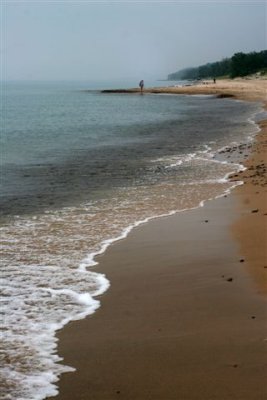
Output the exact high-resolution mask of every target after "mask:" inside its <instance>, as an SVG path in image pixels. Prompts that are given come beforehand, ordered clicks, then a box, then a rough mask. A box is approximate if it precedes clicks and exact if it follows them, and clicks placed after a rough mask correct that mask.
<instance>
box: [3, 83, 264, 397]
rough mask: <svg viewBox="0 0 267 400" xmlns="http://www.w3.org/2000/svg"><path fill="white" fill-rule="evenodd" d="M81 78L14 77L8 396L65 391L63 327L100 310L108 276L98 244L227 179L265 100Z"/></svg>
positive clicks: (7, 259) (6, 296) (7, 211)
mask: <svg viewBox="0 0 267 400" xmlns="http://www.w3.org/2000/svg"><path fill="white" fill-rule="evenodd" d="M91 86H93V85H91ZM96 86H97V87H98V88H100V89H101V87H99V84H98V85H96ZM110 86H111V84H110ZM114 86H115V84H114V85H113V87H114ZM116 86H117V85H116ZM129 86H130V84H129ZM131 86H132V85H131ZM103 87H108V86H105V85H104V84H103ZM89 88H92V89H96V87H89ZM81 89H88V85H87V84H81V83H79V84H78V83H49V84H48V83H47V84H44V83H43V84H38V83H35V84H33V83H32V84H26V83H24V84H16V83H10V84H7V86H6V88H5V93H6V95H5V107H4V108H5V109H4V113H5V114H4V128H5V129H4V135H3V138H2V139H3V140H2V144H1V146H2V154H3V157H2V179H1V197H0V206H1V219H2V225H1V238H2V253H3V257H2V260H1V261H2V267H1V268H3V274H2V276H3V280H2V293H3V298H2V300H1V301H2V308H3V311H4V313H5V314H4V319H3V326H2V328H3V335H2V337H3V341H2V342H3V349H2V352H3V367H4V368H3V369H2V380H3V382H4V392H3V394H2V396H4V397H1V395H0V398H1V399H12V400H13V399H18V398H20V399H28V400H29V399H42V398H45V396H47V395H53V394H55V393H56V386H55V381H56V380H57V379H58V376H59V375H60V373H62V372H64V371H67V370H69V367H65V366H63V365H59V364H58V361H59V358H58V356H57V355H56V341H55V331H56V330H57V329H59V328H61V327H63V326H64V325H65V324H66V323H67V322H68V321H69V320H74V319H79V318H83V317H85V316H86V315H88V314H90V313H93V312H95V310H96V309H97V308H98V307H99V306H100V302H99V300H98V299H97V296H98V295H99V294H101V293H103V292H104V291H105V290H106V289H107V288H108V287H109V284H110V283H109V282H108V280H107V278H106V277H104V276H103V275H101V274H98V273H96V272H93V271H91V270H88V269H87V267H90V266H93V265H94V264H95V263H94V255H95V254H97V253H101V252H103V251H104V250H105V249H106V247H107V246H108V245H109V244H110V243H111V242H112V241H114V240H115V239H118V238H122V237H125V236H126V235H127V233H128V232H129V230H130V229H131V228H132V227H133V226H135V225H137V224H138V223H139V222H140V221H146V220H148V219H150V218H153V217H156V216H159V215H166V214H169V213H172V212H175V211H179V210H183V209H188V208H191V207H197V206H198V205H199V203H200V202H201V201H203V200H205V199H208V198H213V197H216V196H217V195H219V194H221V193H223V192H224V191H227V190H228V189H229V188H230V187H231V186H232V184H231V183H229V182H227V180H226V179H224V177H225V176H226V175H227V174H229V173H230V172H231V171H235V170H238V168H240V165H239V164H238V160H235V163H231V162H230V161H229V160H228V162H226V160H223V159H219V158H218V157H217V156H216V151H217V150H218V149H220V148H222V147H224V146H226V145H231V143H234V142H235V143H243V142H246V141H247V140H248V139H249V137H250V136H251V134H253V132H254V131H255V125H253V123H252V122H251V121H250V120H249V118H251V117H252V115H253V114H255V113H256V112H257V111H258V109H259V106H258V105H256V104H249V103H244V102H238V101H233V100H228V99H217V98H214V97H212V96H202V97H199V96H166V95H142V96H141V95H120V94H116V95H110V94H105V95H104V94H101V93H99V92H96V91H93V92H84V91H82V90H81ZM111 284H112V282H111ZM8 393H9V394H8Z"/></svg>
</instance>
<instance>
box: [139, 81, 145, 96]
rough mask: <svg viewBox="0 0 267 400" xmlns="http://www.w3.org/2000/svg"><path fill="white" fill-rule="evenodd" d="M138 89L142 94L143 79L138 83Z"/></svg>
mask: <svg viewBox="0 0 267 400" xmlns="http://www.w3.org/2000/svg"><path fill="white" fill-rule="evenodd" d="M139 87H140V89H141V93H142V92H143V88H144V81H143V79H142V80H141V81H140V82H139Z"/></svg>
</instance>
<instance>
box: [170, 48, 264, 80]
mask: <svg viewBox="0 0 267 400" xmlns="http://www.w3.org/2000/svg"><path fill="white" fill-rule="evenodd" d="M266 70H267V50H263V51H260V52H252V53H248V54H245V53H236V54H234V55H233V57H231V58H225V59H223V60H222V61H217V62H214V63H208V64H205V65H201V66H200V67H196V68H186V69H182V70H180V71H177V72H174V73H173V74H170V75H168V79H169V80H180V79H202V78H217V77H220V76H225V75H226V76H229V77H230V78H235V77H237V76H246V75H250V74H254V73H255V72H258V71H265V72H266Z"/></svg>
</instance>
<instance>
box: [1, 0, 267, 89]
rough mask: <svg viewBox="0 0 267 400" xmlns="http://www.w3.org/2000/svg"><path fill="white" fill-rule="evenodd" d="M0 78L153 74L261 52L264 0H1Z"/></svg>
mask: <svg viewBox="0 0 267 400" xmlns="http://www.w3.org/2000/svg"><path fill="white" fill-rule="evenodd" d="M1 18H2V21H1V22H2V24H1V25H2V28H1V33H2V35H1V36H2V38H1V45H2V46H1V55H2V62H3V65H2V67H3V71H2V79H12V80H13V79H15V80H17V79H23V80H25V79H26V80H28V79H33V80H54V79H55V80H57V79H63V80H68V79H69V80H90V81H92V80H101V79H104V80H112V79H119V78H124V79H125V78H129V79H139V78H140V77H142V78H144V79H147V78H149V79H157V78H166V76H167V75H168V74H169V73H171V72H175V71H177V70H179V69H181V68H184V67H190V66H198V65H201V64H205V63H207V62H212V61H218V60H221V59H222V58H225V57H231V56H232V55H233V54H234V53H236V52H239V51H242V52H250V51H259V50H263V49H266V47H267V46H266V44H267V43H266V42H267V39H266V24H267V22H266V20H267V14H266V1H257V0H252V1H234V0H231V1H229V0H228V1H214V0H212V1H200V0H198V1H188V0H187V1H167V0H165V1H164V0H162V1H127V0H124V1H105V2H104V1H103V2H102V1H101V0H98V1H94V2H93V1H74V0H73V1H48V0H46V1H39V0H34V1H22V0H21V1H12V0H6V1H5V0H1Z"/></svg>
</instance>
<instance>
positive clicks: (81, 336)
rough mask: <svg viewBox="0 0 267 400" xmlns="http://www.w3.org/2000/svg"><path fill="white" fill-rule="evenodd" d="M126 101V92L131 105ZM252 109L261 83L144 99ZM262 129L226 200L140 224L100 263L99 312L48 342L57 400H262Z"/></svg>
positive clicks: (265, 90)
mask: <svg viewBox="0 0 267 400" xmlns="http://www.w3.org/2000/svg"><path fill="white" fill-rule="evenodd" d="M134 91H136V90H135V89H133V90H132V91H130V92H131V93H133V92H134ZM145 93H172V94H215V95H218V96H233V97H235V98H237V99H241V100H248V101H260V102H262V103H264V106H265V107H266V94H267V80H260V79H258V80H245V79H237V80H233V81H230V80H221V81H220V80H218V81H217V83H216V84H213V83H210V84H207V85H195V86H187V87H180V88H178V87H168V88H160V89H158V88H157V89H145ZM266 130H267V122H266V121H263V122H262V123H261V131H260V132H259V134H258V135H257V138H256V139H255V141H254V142H253V144H252V146H246V147H240V149H239V154H240V162H242V163H243V164H244V165H245V166H246V168H247V169H246V170H245V171H243V172H240V173H238V174H235V175H234V176H232V177H231V179H232V180H238V181H240V180H242V181H244V184H243V185H241V186H238V187H236V188H235V189H234V190H233V191H232V192H231V194H229V195H225V196H223V197H221V198H219V199H216V200H212V201H208V202H206V203H205V205H204V207H201V208H198V209H195V210H191V211H186V212H181V213H177V214H176V215H174V216H170V217H164V218H159V219H155V220H153V221H150V222H149V223H147V224H145V225H142V226H140V227H138V228H136V229H134V230H133V231H132V232H131V233H130V234H129V236H128V237H127V238H126V239H125V240H122V241H120V242H117V243H115V244H114V245H112V246H111V247H109V248H108V250H107V251H106V252H105V253H104V254H103V255H102V256H100V257H98V259H97V261H98V262H99V264H98V266H97V267H96V270H97V271H98V272H101V273H104V274H105V275H106V276H107V278H108V279H109V280H110V282H111V287H110V289H109V290H108V291H107V292H106V293H105V294H104V295H103V296H101V298H100V300H101V307H100V309H99V310H98V311H97V312H96V313H95V314H93V315H91V316H89V317H88V318H86V319H84V320H81V321H77V322H71V323H70V324H69V325H67V326H66V327H65V328H64V329H63V330H62V331H60V332H58V339H59V342H58V352H59V354H60V356H62V357H63V358H64V364H66V365H70V366H72V367H74V368H75V369H76V372H72V373H66V374H63V375H62V376H61V377H60V381H59V395H58V396H56V397H53V398H54V399H58V400H83V399H86V400H112V399H119V398H121V399H123V400H150V399H151V400H152V399H153V400H174V399H175V400H261V399H265V398H266V397H267V384H266V373H267V365H266V364H267V363H266V360H267V358H266V343H267V339H266V327H267V323H266V316H267V315H266V293H267V279H266V275H267V257H266V237H267V236H266V223H267V202H266V190H267V176H266V147H267V139H266Z"/></svg>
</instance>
